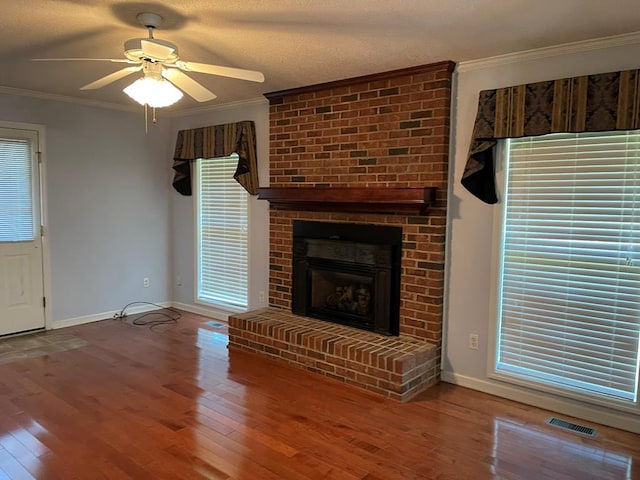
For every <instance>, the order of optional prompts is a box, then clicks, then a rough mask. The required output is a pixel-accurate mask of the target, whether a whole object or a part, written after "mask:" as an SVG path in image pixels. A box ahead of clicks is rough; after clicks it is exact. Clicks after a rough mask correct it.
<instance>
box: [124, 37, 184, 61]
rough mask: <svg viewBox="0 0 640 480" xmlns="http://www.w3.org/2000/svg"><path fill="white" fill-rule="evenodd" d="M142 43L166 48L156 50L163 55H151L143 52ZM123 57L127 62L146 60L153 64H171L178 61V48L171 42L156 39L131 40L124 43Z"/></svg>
mask: <svg viewBox="0 0 640 480" xmlns="http://www.w3.org/2000/svg"><path fill="white" fill-rule="evenodd" d="M143 41H144V42H150V43H153V44H155V45H159V46H162V47H167V48H162V49H158V50H159V51H162V52H164V55H159V54H151V53H149V52H148V51H147V52H143V48H142V42H143ZM147 50H148V49H147ZM124 55H125V56H126V57H127V58H128V59H129V60H133V61H134V62H139V61H141V60H145V59H147V60H151V61H154V62H164V63H173V62H175V61H176V60H178V47H177V46H176V45H175V44H173V43H171V42H168V41H166V40H159V39H157V38H132V39H130V40H127V41H126V42H124Z"/></svg>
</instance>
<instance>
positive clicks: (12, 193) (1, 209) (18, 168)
mask: <svg viewBox="0 0 640 480" xmlns="http://www.w3.org/2000/svg"><path fill="white" fill-rule="evenodd" d="M31 143H32V141H31V140H29V139H20V138H0V242H25V241H31V240H33V238H34V211H33V193H34V192H33V171H32V167H31V165H32V162H31V149H32V147H31Z"/></svg>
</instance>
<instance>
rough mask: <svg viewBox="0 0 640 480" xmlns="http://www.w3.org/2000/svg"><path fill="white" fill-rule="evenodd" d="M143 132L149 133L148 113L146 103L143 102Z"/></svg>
mask: <svg viewBox="0 0 640 480" xmlns="http://www.w3.org/2000/svg"><path fill="white" fill-rule="evenodd" d="M144 133H146V134H148V133H149V115H148V113H147V104H146V103H145V104H144Z"/></svg>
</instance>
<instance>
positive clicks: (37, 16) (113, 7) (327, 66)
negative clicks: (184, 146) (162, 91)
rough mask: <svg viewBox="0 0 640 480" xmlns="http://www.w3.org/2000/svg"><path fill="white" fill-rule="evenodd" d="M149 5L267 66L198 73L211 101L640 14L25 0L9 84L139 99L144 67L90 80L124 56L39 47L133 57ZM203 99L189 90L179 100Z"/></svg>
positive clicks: (187, 52)
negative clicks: (100, 82)
mask: <svg viewBox="0 0 640 480" xmlns="http://www.w3.org/2000/svg"><path fill="white" fill-rule="evenodd" d="M612 5H615V8H612ZM147 11H150V12H154V13H158V14H160V15H162V16H163V17H164V23H163V25H162V26H161V27H160V28H159V29H158V31H157V32H156V35H155V36H156V38H160V39H164V40H169V41H171V42H173V43H175V44H177V45H178V47H179V49H180V58H181V59H183V60H187V61H192V62H200V63H210V64H217V65H224V66H230V67H236V68H247V69H251V70H259V71H261V72H263V73H264V75H265V77H266V81H265V83H263V84H257V83H251V82H246V81H241V80H231V79H227V78H222V77H216V76H210V75H204V74H198V73H190V74H189V75H190V76H192V78H194V79H195V80H197V81H199V82H201V83H202V84H203V85H205V86H206V87H207V88H209V89H210V90H212V91H213V92H215V93H216V94H217V95H218V98H217V99H216V100H214V101H212V102H208V103H207V104H206V105H216V104H224V103H231V102H236V101H242V100H248V99H252V98H258V97H260V96H261V95H262V94H263V93H265V92H270V91H275V90H283V89H288V88H293V87H299V86H305V85H311V84H315V83H322V82H327V81H332V80H340V79H344V78H351V77H356V76H360V75H367V74H372V73H378V72H383V71H387V70H393V69H398V68H405V67H411V66H415V65H421V64H427V63H432V62H437V61H442V60H453V61H455V62H459V61H466V60H473V59H478V58H486V57H490V56H495V55H500V54H504V53H510V52H517V51H522V50H528V49H533V48H540V47H545V46H551V45H557V44H561V43H567V42H574V41H579V40H586V39H590V38H598V37H605V36H610V35H618V34H623V33H629V32H634V31H637V30H638V29H639V27H638V26H640V8H638V2H637V0H616V2H606V1H604V0H537V1H531V0H322V1H320V0H315V1H314V0H242V1H239V0H183V1H173V2H164V1H163V2H128V1H107V0H14V1H11V2H9V1H6V2H3V5H2V16H1V17H0V39H1V41H0V62H1V64H2V65H1V67H0V86H4V87H13V88H19V89H23V90H31V91H36V92H44V93H49V94H56V95H64V96H68V97H76V98H80V99H86V100H93V101H101V102H108V103H113V104H120V105H132V104H133V103H132V100H130V99H129V98H128V97H127V96H126V95H125V94H123V93H122V88H123V87H125V86H126V85H128V84H130V83H131V82H132V79H133V78H135V77H126V78H124V79H122V80H119V81H117V82H115V83H113V84H111V85H109V86H107V87H104V88H102V89H100V90H96V91H81V90H79V88H80V87H81V86H83V85H85V84H87V83H89V82H91V81H93V80H96V79H97V78H99V77H102V76H104V75H106V74H108V73H111V72H113V71H115V70H117V69H119V68H122V65H121V64H116V63H109V62H104V63H103V62H31V61H30V59H32V58H54V57H99V58H102V57H106V58H122V51H123V47H122V45H123V43H124V41H125V40H127V39H129V38H135V37H145V36H146V31H145V29H143V28H142V27H141V26H140V25H138V23H137V22H136V15H137V14H138V13H141V12H147ZM199 105H201V104H198V103H197V102H195V101H194V100H192V99H190V98H187V97H185V98H184V99H183V100H181V101H180V102H179V103H178V104H177V105H176V106H175V107H174V109H176V110H181V109H182V110H183V109H191V108H194V107H197V106H199Z"/></svg>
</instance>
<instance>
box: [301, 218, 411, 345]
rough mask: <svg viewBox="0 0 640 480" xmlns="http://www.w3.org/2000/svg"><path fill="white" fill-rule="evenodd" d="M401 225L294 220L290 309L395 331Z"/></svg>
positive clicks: (328, 318)
mask: <svg viewBox="0 0 640 480" xmlns="http://www.w3.org/2000/svg"><path fill="white" fill-rule="evenodd" d="M401 256H402V228H400V227H388V226H379V225H366V224H352V223H327V222H309V221H301V220H298V221H294V222H293V291H292V308H291V310H292V311H293V313H295V314H297V315H304V316H307V317H312V318H318V319H321V320H327V321H330V322H335V323H340V324H344V325H349V326H352V327H356V328H361V329H363V330H371V331H375V332H378V333H382V334H385V335H398V332H399V304H400V261H401Z"/></svg>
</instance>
